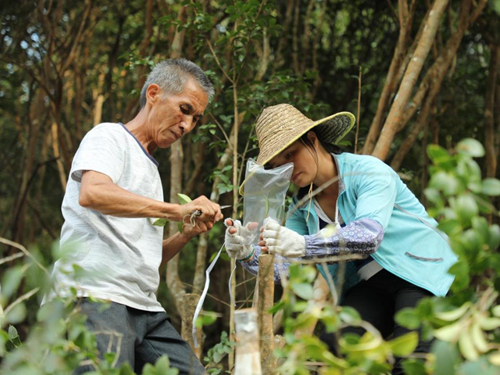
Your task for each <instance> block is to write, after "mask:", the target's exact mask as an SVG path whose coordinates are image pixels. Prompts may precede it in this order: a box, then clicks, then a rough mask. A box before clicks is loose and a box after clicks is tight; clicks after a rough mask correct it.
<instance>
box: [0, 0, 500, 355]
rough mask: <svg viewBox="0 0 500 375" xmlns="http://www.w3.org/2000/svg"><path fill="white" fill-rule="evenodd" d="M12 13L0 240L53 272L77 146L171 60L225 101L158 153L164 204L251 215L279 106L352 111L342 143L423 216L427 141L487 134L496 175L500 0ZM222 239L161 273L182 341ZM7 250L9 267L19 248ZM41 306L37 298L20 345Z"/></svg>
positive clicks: (122, 117) (12, 5)
mask: <svg viewBox="0 0 500 375" xmlns="http://www.w3.org/2000/svg"><path fill="white" fill-rule="evenodd" d="M0 12H1V28H0V35H1V37H0V98H1V101H0V165H1V169H0V237H2V238H6V239H9V240H11V241H14V242H16V243H18V244H22V245H24V246H26V247H29V249H30V252H31V253H32V254H34V256H35V257H36V258H37V259H38V261H39V262H40V263H41V264H43V265H46V266H49V265H50V264H52V262H53V261H54V259H53V257H54V252H53V244H54V242H55V241H57V239H58V236H59V232H60V228H61V226H62V223H63V218H62V216H61V212H60V206H61V202H62V197H63V195H64V191H65V187H66V181H67V178H68V172H69V170H70V167H71V161H72V157H73V155H74V153H75V151H76V149H77V148H78V145H79V143H80V141H81V139H82V138H83V136H84V135H85V133H86V132H87V131H88V130H90V129H91V128H92V127H93V126H95V125H96V124H98V123H100V122H123V123H126V122H127V121H129V120H130V119H131V118H132V117H133V116H134V115H135V113H136V112H137V110H138V105H139V100H138V98H139V92H140V89H141V87H142V85H143V83H144V81H145V78H146V76H147V74H148V72H149V71H150V69H151V67H152V66H153V65H154V64H155V63H157V62H159V61H161V60H163V59H166V58H170V57H185V58H187V59H189V60H192V61H194V62H196V63H197V64H199V65H200V66H201V67H202V68H203V69H204V70H205V71H206V72H207V74H208V75H209V76H210V78H211V79H212V81H213V83H214V85H215V88H216V94H215V97H214V99H213V100H212V103H211V104H210V105H209V107H208V109H207V111H206V115H205V117H204V118H203V121H202V125H200V126H198V127H197V128H196V129H195V130H194V131H193V132H192V133H190V134H189V135H187V136H186V137H184V139H183V140H182V144H181V143H177V144H175V145H173V146H172V147H171V148H170V149H168V150H158V151H157V152H156V153H155V155H154V156H155V158H156V159H157V160H158V161H159V162H160V167H159V168H160V175H161V176H162V181H163V186H164V191H165V200H166V201H172V202H176V201H177V193H184V194H186V195H188V196H190V197H193V198H194V197H197V196H199V195H201V194H204V195H206V196H208V197H210V198H211V199H213V200H214V201H217V202H219V203H220V204H229V205H232V207H233V208H232V212H230V211H231V210H227V211H225V214H226V215H232V216H233V217H240V216H241V214H242V212H241V211H242V205H241V203H242V202H241V199H240V197H238V195H237V189H236V188H237V186H239V184H240V183H241V180H242V176H244V165H245V162H246V160H247V158H248V157H254V156H256V154H257V144H256V138H255V132H254V123H255V119H256V117H257V116H258V114H259V112H260V110H261V109H262V108H264V107H265V106H268V105H273V104H278V103H284V102H287V103H291V104H294V105H295V106H297V108H299V109H300V110H302V111H303V112H304V113H306V114H307V115H308V116H309V117H311V118H313V119H316V118H322V117H325V116H327V115H329V114H332V113H335V112H338V111H344V110H346V111H350V112H352V113H354V114H355V115H356V116H357V120H358V123H357V126H356V128H355V129H354V130H353V131H352V132H351V134H349V136H348V137H347V140H346V141H344V142H343V144H342V146H343V148H344V149H345V150H346V151H350V152H357V153H365V154H372V155H375V156H377V157H379V158H381V159H382V160H385V161H386V162H387V163H388V164H390V165H391V166H392V167H393V168H394V169H395V170H396V171H398V172H399V174H400V176H401V177H402V178H403V180H404V181H405V182H406V184H407V185H408V186H409V187H410V188H411V190H412V191H413V192H414V193H415V194H416V195H417V197H419V198H421V200H422V202H423V203H424V204H427V198H426V196H425V195H424V190H425V189H426V188H427V186H428V184H429V175H428V168H429V157H428V154H427V152H426V148H427V146H428V145H429V144H438V145H441V146H442V147H443V148H445V149H453V148H454V147H455V146H456V144H457V143H458V142H459V141H460V140H462V139H464V138H475V139H477V140H478V141H479V142H481V143H482V144H483V145H484V147H485V157H484V158H481V159H478V163H479V165H480V168H481V170H482V174H483V176H484V177H497V178H498V177H499V170H498V166H497V161H498V156H499V152H500V77H499V73H500V16H499V13H500V1H486V0H477V1H472V0H460V1H459V0H450V1H444V0H435V1H430V0H410V1H406V0H399V1H394V0H392V1H391V0H387V1H381V0H380V1H375V0H352V1H338V0H290V1H281V0H276V1H251V0H250V1H235V0H233V1H230V0H219V1H213V0H212V1H211V0H202V1H182V2H175V1H169V0H161V1H153V0H132V1H128V2H112V1H104V0H101V1H91V0H86V1H72V0H66V1H43V0H40V1H21V2H13V1H5V0H4V1H2V4H1V10H0ZM490 220H491V221H493V222H494V221H496V222H498V216H496V215H493V216H490ZM177 230H178V228H177V225H170V226H169V227H168V233H170V234H172V233H174V232H175V231H177ZM223 233H224V228H223V226H222V224H220V225H218V226H216V227H215V228H214V229H213V230H212V231H211V232H209V233H208V234H205V235H202V236H200V237H199V238H197V239H195V240H193V241H192V242H191V243H190V244H189V245H188V246H187V247H186V248H185V249H184V250H183V251H182V252H181V254H180V256H179V257H176V258H175V259H173V260H172V261H170V263H169V264H168V268H167V272H166V273H165V274H164V275H163V276H162V279H163V280H164V282H162V284H161V287H160V290H159V292H158V298H159V300H160V302H161V303H162V305H163V306H164V307H165V308H166V309H167V312H168V313H169V315H170V316H171V317H172V320H173V322H174V324H175V325H176V326H177V327H178V328H179V329H180V325H181V317H182V311H181V306H182V301H183V297H184V295H185V294H186V293H191V292H199V291H200V290H201V289H202V288H203V284H204V277H205V275H204V271H205V269H206V267H207V265H208V261H209V260H210V258H211V257H212V256H213V255H214V254H215V253H216V252H217V251H218V250H219V248H220V247H221V245H222V242H223V237H224V236H223ZM1 249H2V250H1V258H6V257H9V256H15V254H16V253H17V251H18V250H16V248H14V247H12V246H3V245H2V247H1ZM16 262H18V263H19V264H22V262H23V260H22V259H21V258H19V259H10V260H9V264H8V265H9V266H12V265H13V264H16ZM0 267H4V269H5V267H6V264H3V265H2V264H0ZM0 270H1V271H2V272H3V269H1V268H0ZM230 271H231V267H230V263H229V259H228V258H227V257H226V258H223V261H221V263H220V264H218V265H217V267H216V268H215V269H214V271H213V273H212V280H217V282H215V281H213V282H212V284H211V288H210V291H209V297H208V299H207V302H206V305H205V308H206V309H207V310H212V311H216V312H218V313H220V317H221V318H220V319H217V320H216V322H215V323H213V324H212V325H211V326H209V327H207V328H206V329H205V330H206V334H207V344H206V346H207V347H210V346H213V344H214V343H216V342H218V340H219V335H220V332H222V331H228V328H229V327H228V325H229V322H230V320H231V319H230V308H229V304H228V301H229V292H228V287H227V282H226V280H228V279H229V274H230ZM220 280H222V281H220ZM236 280H237V283H238V285H239V286H238V288H237V300H238V301H239V303H238V308H239V307H242V306H244V305H246V304H248V301H249V300H251V298H252V290H253V287H252V285H253V284H252V283H253V277H252V276H251V275H248V274H245V273H244V272H243V271H242V270H241V269H238V272H237V275H236ZM219 281H220V282H219ZM23 285H24V284H23V283H21V285H20V286H19V288H18V289H17V290H16V292H15V293H13V295H12V296H11V300H15V298H16V297H19V296H23V295H25V293H26V292H27V290H24V289H23V288H24V286H23ZM40 298H41V295H40V293H38V294H34V297H32V298H30V299H27V302H26V303H27V304H28V309H27V317H26V319H24V318H23V323H21V324H18V325H17V329H18V331H19V333H20V336H21V337H23V336H26V334H27V332H28V331H29V327H30V325H31V324H32V323H33V322H34V321H35V312H36V308H35V309H31V308H30V306H34V307H35V306H37V305H38V304H39V301H40ZM277 298H279V294H278V295H277ZM245 301H246V302H245Z"/></svg>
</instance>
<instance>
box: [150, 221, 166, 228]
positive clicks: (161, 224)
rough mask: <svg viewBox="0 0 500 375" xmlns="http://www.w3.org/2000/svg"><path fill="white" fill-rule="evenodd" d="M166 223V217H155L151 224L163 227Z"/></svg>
mask: <svg viewBox="0 0 500 375" xmlns="http://www.w3.org/2000/svg"><path fill="white" fill-rule="evenodd" d="M167 223H168V220H167V219H156V220H155V221H154V222H153V225H156V226H157V227H164V226H165V225H167Z"/></svg>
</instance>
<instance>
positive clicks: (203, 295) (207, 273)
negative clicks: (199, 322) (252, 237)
mask: <svg viewBox="0 0 500 375" xmlns="http://www.w3.org/2000/svg"><path fill="white" fill-rule="evenodd" d="M223 248H224V245H222V247H221V248H220V250H219V252H218V253H217V255H216V256H215V258H214V260H213V261H212V263H210V265H209V266H208V268H207V269H206V270H205V287H204V288H203V293H201V297H200V300H199V301H198V305H196V310H195V311H194V316H193V331H192V334H193V342H194V347H195V348H197V347H198V340H197V338H196V319H198V315H199V314H200V311H201V308H202V307H203V303H204V302H205V298H206V297H207V293H208V287H209V286H210V272H212V269H213V268H214V267H215V263H217V260H218V259H219V256H220V253H221V252H222V249H223ZM233 271H234V270H233Z"/></svg>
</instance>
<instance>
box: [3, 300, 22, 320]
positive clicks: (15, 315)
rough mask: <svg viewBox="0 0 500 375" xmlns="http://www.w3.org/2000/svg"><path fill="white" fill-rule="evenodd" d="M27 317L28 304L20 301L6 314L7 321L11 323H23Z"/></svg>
mask: <svg viewBox="0 0 500 375" xmlns="http://www.w3.org/2000/svg"><path fill="white" fill-rule="evenodd" d="M24 318H26V305H25V304H24V303H19V304H17V305H15V306H14V307H13V308H12V310H10V311H9V313H8V314H7V316H6V320H7V322H9V323H11V324H17V323H21V322H22V321H23V320H24Z"/></svg>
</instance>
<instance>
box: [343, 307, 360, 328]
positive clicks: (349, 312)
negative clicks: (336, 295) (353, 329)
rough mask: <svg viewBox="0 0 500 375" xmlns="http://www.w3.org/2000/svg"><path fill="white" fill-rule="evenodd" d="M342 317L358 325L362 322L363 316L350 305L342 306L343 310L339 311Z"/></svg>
mask: <svg viewBox="0 0 500 375" xmlns="http://www.w3.org/2000/svg"><path fill="white" fill-rule="evenodd" d="M339 316H340V319H341V320H342V321H343V322H345V323H347V324H351V325H356V324H359V323H360V322H361V316H360V315H359V313H358V312H357V311H356V309H354V308H352V307H349V306H342V310H340V313H339Z"/></svg>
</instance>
